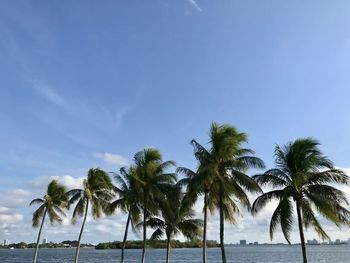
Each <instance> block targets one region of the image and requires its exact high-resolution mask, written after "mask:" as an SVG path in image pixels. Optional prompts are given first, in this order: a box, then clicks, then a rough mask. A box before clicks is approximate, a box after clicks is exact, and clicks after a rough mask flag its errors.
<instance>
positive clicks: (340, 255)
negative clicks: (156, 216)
mask: <svg viewBox="0 0 350 263" xmlns="http://www.w3.org/2000/svg"><path fill="white" fill-rule="evenodd" d="M307 249H308V259H309V262H310V263H313V262H314V263H316V262H318V263H331V262H337V263H343V262H349V263H350V246H347V245H340V246H327V245H325V246H308V247H307ZM74 251H75V250H74V249H70V248H68V249H39V255H38V262H40V263H67V262H73V258H74ZM33 252H34V250H33V249H25V250H21V249H18V250H16V249H14V250H4V249H1V250H0V262H1V263H7V262H12V263H30V262H31V261H32V256H33ZM226 255H227V259H228V262H235V263H281V262H288V263H299V262H302V258H301V248H300V247H299V246H247V247H240V246H235V247H230V246H228V247H226ZM140 256H141V250H133V249H130V250H126V253H125V259H126V260H125V262H130V263H131V262H140ZM119 260H120V250H95V249H93V248H92V249H91V248H83V249H81V253H80V257H79V262H82V263H93V262H101V263H112V262H119ZM201 261H202V250H201V249H193V248H191V249H190V248H184V249H173V250H172V253H171V262H173V263H180V262H193V263H195V262H201ZM207 261H208V262H213V263H214V262H218V263H219V262H221V254H220V249H218V248H210V249H207ZM146 262H147V263H151V262H165V250H164V249H150V250H147V254H146Z"/></svg>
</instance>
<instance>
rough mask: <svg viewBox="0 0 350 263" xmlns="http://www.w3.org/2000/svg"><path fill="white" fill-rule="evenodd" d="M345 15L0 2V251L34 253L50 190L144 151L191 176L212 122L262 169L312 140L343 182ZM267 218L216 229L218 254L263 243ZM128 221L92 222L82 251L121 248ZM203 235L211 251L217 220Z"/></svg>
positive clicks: (294, 4) (270, 6) (165, 2)
mask: <svg viewBox="0 0 350 263" xmlns="http://www.w3.org/2000/svg"><path fill="white" fill-rule="evenodd" d="M146 2H147V3H146ZM349 13H350V2H349V1H345V0H344V1H336V2H334V1H333V2H331V1H321V0H317V1H316V0H311V1H307V2H305V1H301V0H298V1H289V2H288V1H283V2H282V1H277V0H273V1H269V2H266V1H257V0H255V1H253V0H252V1H233V0H232V1H229V0H219V1H210V0H196V1H195V0H178V1H171V0H153V1H136V0H131V1H103V3H101V2H96V1H74V2H61V1H43V0H39V1H10V0H4V1H2V2H1V8H0V72H1V74H0V76H1V77H0V123H1V125H0V135H1V139H0V146H1V149H2V150H1V151H0V194H1V196H2V198H1V200H0V240H4V239H9V240H11V242H16V241H22V240H23V241H26V242H33V241H34V240H35V237H36V233H37V229H32V228H31V213H32V212H33V211H34V209H35V208H34V207H28V203H29V201H30V200H31V199H32V198H33V197H40V196H42V195H43V194H44V192H45V190H46V185H47V183H48V182H49V181H50V180H51V179H52V178H57V179H58V180H59V181H60V182H62V183H64V184H65V185H66V186H67V187H79V186H80V184H81V182H82V180H83V178H84V177H85V175H86V172H87V170H88V168H90V167H96V166H99V167H101V168H103V169H105V170H106V171H118V170H119V168H120V167H121V166H124V165H128V164H129V163H130V162H132V157H133V154H134V153H135V152H137V151H139V150H141V149H143V148H145V147H151V146H152V147H156V148H159V149H160V150H161V152H162V153H163V157H164V160H169V159H172V160H175V161H176V162H177V164H178V165H181V166H187V167H190V168H195V166H196V162H195V159H194V157H193V150H192V148H191V146H190V144H189V142H190V140H191V139H193V138H195V139H196V140H198V142H200V143H203V144H205V143H206V142H207V141H208V131H209V127H210V123H211V122H212V121H216V122H218V123H220V124H222V123H230V124H233V125H235V126H236V127H237V128H238V129H239V130H240V131H244V132H247V133H248V134H249V147H250V148H253V149H255V150H256V155H257V156H258V157H260V158H262V159H263V160H264V161H265V162H266V165H267V167H272V166H273V149H274V146H275V144H284V143H287V142H288V141H290V140H294V139H295V138H298V137H306V136H312V137H314V138H316V139H318V140H320V142H321V143H322V145H321V149H322V151H323V152H324V153H325V154H326V155H327V156H329V158H330V159H331V160H333V161H334V162H335V164H336V165H337V166H338V167H341V168H344V169H348V168H350V158H349V157H350V150H349V149H350V140H349V134H350V122H349V121H348V120H349V116H350V107H349V98H350V88H349V86H350V74H349V72H350V52H349V50H350V18H349ZM344 190H345V191H347V192H348V193H350V189H348V188H347V189H344ZM201 208H202V207H201V204H200V203H199V204H197V205H196V209H197V211H198V216H202V214H201ZM272 208H273V206H269V208H268V209H265V210H263V211H262V212H261V213H259V214H258V216H257V217H256V218H252V217H251V216H250V215H245V216H244V217H243V218H239V219H238V225H237V226H230V225H227V228H226V229H225V234H226V237H225V242H226V243H231V242H232V243H237V242H238V241H239V240H240V239H247V240H251V241H259V242H269V234H268V227H269V221H270V217H271V214H272V211H273V210H272ZM125 220H126V217H125V216H124V215H122V214H120V213H118V214H117V215H116V216H113V217H110V218H105V219H101V220H99V221H92V220H91V219H89V220H88V224H87V226H86V229H85V232H84V238H83V242H93V243H97V242H100V241H112V240H120V239H121V238H122V233H123V230H124V224H125ZM322 222H324V220H322ZM79 227H80V224H79V222H78V224H77V226H72V225H71V224H70V220H69V219H66V220H65V221H64V223H63V225H62V226H53V227H50V226H49V225H47V226H45V228H44V231H43V236H45V237H47V238H48V239H49V240H53V241H61V240H66V239H71V240H72V239H77V236H78V229H79ZM208 228H209V233H208V238H209V239H218V238H219V234H218V232H219V230H218V216H217V215H213V216H210V220H209V227H208ZM326 229H327V231H328V232H329V234H330V236H331V238H332V239H336V238H340V239H348V238H349V237H350V231H349V230H348V229H345V230H342V231H339V230H337V228H336V227H335V226H333V225H331V224H329V223H326ZM294 230H295V232H293V235H292V242H294V243H295V242H298V241H299V239H298V235H297V232H296V231H297V228H296V227H295V228H294ZM305 235H306V239H313V238H316V237H317V235H316V234H315V233H314V232H313V231H308V232H306V233H305ZM130 238H131V239H135V238H137V236H135V235H134V234H131V236H130ZM273 242H285V241H284V239H283V237H282V235H280V234H278V235H276V238H275V239H274V240H273Z"/></svg>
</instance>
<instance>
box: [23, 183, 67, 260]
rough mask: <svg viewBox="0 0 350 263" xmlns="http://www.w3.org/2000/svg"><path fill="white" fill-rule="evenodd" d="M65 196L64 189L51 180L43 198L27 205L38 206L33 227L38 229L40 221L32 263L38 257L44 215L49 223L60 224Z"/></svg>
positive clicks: (65, 200) (63, 214)
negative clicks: (55, 222) (47, 217)
mask: <svg viewBox="0 0 350 263" xmlns="http://www.w3.org/2000/svg"><path fill="white" fill-rule="evenodd" d="M66 202H67V195H66V189H65V188H64V187H63V186H62V185H60V184H59V183H58V182H57V181H56V180H52V181H51V182H50V184H49V185H48V187H47V191H46V194H45V196H44V198H36V199H34V200H32V201H31V202H30V204H29V205H33V204H38V205H40V206H39V208H38V209H37V210H36V211H35V212H34V214H33V219H32V222H33V227H38V226H39V223H40V220H41V224H40V228H39V233H38V238H37V241H36V246H35V252H34V257H33V263H36V260H37V256H38V249H39V243H40V236H41V231H42V228H43V225H44V222H45V218H46V214H47V215H48V216H49V220H50V223H51V224H53V222H54V221H57V222H59V223H60V222H62V218H61V217H62V216H65V213H64V211H63V210H62V208H63V207H64V206H65V205H66Z"/></svg>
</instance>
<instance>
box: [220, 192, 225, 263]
mask: <svg viewBox="0 0 350 263" xmlns="http://www.w3.org/2000/svg"><path fill="white" fill-rule="evenodd" d="M220 188H222V185H221V186H220ZM222 195H223V193H222V191H220V248H221V258H222V263H226V253H225V244H224V229H225V227H224V220H225V218H224V210H223V205H224V204H223V201H222Z"/></svg>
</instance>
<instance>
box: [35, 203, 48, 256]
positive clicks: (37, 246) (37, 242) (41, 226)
mask: <svg viewBox="0 0 350 263" xmlns="http://www.w3.org/2000/svg"><path fill="white" fill-rule="evenodd" d="M46 212H47V208H45V212H44V216H43V219H42V221H41V225H40V229H39V233H38V238H37V240H36V246H35V251H34V258H33V263H36V259H37V257H38V249H39V243H40V236H41V230H42V229H43V225H44V221H45V217H46Z"/></svg>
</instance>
